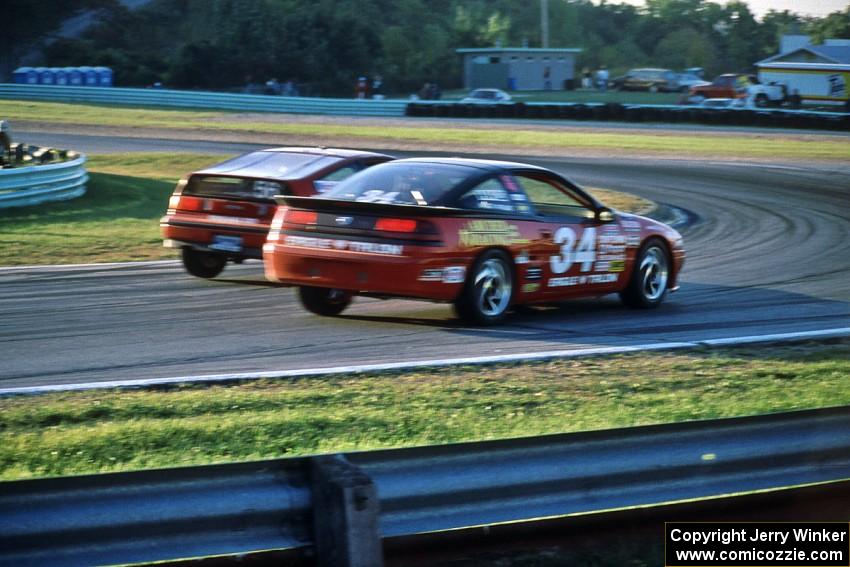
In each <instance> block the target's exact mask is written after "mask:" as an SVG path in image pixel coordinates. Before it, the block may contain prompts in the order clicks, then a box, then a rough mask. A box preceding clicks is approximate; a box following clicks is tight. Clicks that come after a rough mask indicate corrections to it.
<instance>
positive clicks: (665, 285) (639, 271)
mask: <svg viewBox="0 0 850 567" xmlns="http://www.w3.org/2000/svg"><path fill="white" fill-rule="evenodd" d="M669 284H670V253H669V251H668V248H667V245H665V244H664V243H663V242H662V241H661V240H660V239H658V238H652V239H650V240H648V241H646V243H644V245H643V246H642V247H641V249H640V251H639V252H638V254H637V257H636V259H635V265H634V268H633V269H632V275H631V277H630V278H629V283H628V284H627V285H626V289H624V290H623V291H621V292H620V299H622V300H623V303H625V304H626V305H628V306H629V307H632V308H635V309H653V308H655V307H658V306H659V305H661V302H663V301H664V298H665V297H667V293H668V291H669Z"/></svg>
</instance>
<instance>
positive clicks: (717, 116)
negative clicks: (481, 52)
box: [407, 101, 850, 130]
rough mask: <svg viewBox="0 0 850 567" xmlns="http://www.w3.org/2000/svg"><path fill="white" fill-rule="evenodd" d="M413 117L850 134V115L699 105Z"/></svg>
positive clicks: (490, 107)
mask: <svg viewBox="0 0 850 567" xmlns="http://www.w3.org/2000/svg"><path fill="white" fill-rule="evenodd" d="M407 115H408V116H419V117H437V118H529V119H552V120H593V121H620V122H667V123H677V122H689V123H701V124H718V125H720V124H722V125H736V126H765V127H781V128H815V129H827V130H850V113H844V112H820V111H813V110H790V109H784V108H704V107H701V106H696V105H657V104H643V105H640V104H620V103H570V102H565V103H546V102H516V103H499V104H465V103H460V102H453V101H420V102H411V103H409V104H408V105H407Z"/></svg>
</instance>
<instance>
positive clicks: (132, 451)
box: [0, 340, 850, 479]
mask: <svg viewBox="0 0 850 567" xmlns="http://www.w3.org/2000/svg"><path fill="white" fill-rule="evenodd" d="M848 375H850V340H843V341H833V342H829V343H806V344H795V345H792V346H771V347H765V346H760V347H752V348H749V347H747V348H744V347H741V348H734V349H718V350H710V349H705V350H693V351H687V352H685V351H676V352H668V353H661V352H659V353H644V354H633V355H621V356H614V357H605V358H586V359H576V360H561V361H552V362H546V363H538V364H520V365H501V366H493V367H486V368H481V367H476V368H459V369H455V370H453V371H451V372H447V371H446V370H445V369H436V370H431V371H427V370H426V371H416V372H404V373H395V374H375V375H363V376H352V375H337V376H330V377H321V378H315V377H314V378H306V379H295V380H276V381H257V382H251V383H244V384H238V385H218V386H183V387H178V388H174V389H167V390H158V391H156V390H155V391H120V390H119V391H115V390H111V391H90V392H78V393H56V394H47V395H42V396H37V397H12V398H3V399H0V479H13V478H27V477H37V476H52V475H67V474H77V473H90V472H101V471H119V470H130V469H143V468H152V467H167V466H175V465H188V464H202V463H214V462H223V461H232V460H249V459H259V458H266V457H281V456H290V455H303V454H313V453H319V452H335V451H352V450H363V449H373V448H378V447H400V446H414V445H428V444H439V443H451V442H459V441H469V440H484V439H495V438H506V437H515V436H525V435H541V434H547V433H557V432H565V431H582V430H592V429H606V428H613V427H625V426H632V425H639V424H649V423H667V422H678V421H684V420H692V419H707V418H716V417H727V416H740V415H750V414H762V413H769V412H777V411H786V410H793V409H802V408H817V407H825V406H834V405H841V404H848V403H850V389H848V388H847V376H848Z"/></svg>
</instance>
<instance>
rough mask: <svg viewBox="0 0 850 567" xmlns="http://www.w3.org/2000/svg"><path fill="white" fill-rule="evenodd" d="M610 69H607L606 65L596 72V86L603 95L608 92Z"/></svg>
mask: <svg viewBox="0 0 850 567" xmlns="http://www.w3.org/2000/svg"><path fill="white" fill-rule="evenodd" d="M609 76H610V75H608V69H606V68H605V65H603V66H602V67H600V68H599V70H598V71H597V72H596V85H597V87H598V88H599V90H600V91H602V92H603V93H604V92H605V91H607V90H608V78H609Z"/></svg>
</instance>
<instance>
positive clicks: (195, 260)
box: [182, 248, 227, 279]
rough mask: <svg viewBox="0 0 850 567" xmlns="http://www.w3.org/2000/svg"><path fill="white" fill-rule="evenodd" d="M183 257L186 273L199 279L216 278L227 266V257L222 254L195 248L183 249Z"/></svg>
mask: <svg viewBox="0 0 850 567" xmlns="http://www.w3.org/2000/svg"><path fill="white" fill-rule="evenodd" d="M182 256H183V267H185V268H186V271H187V272H189V273H190V274H192V275H193V276H196V277H199V278H207V279H209V278H214V277H216V276H217V275H219V274H220V273H221V271H222V270H223V269H224V266H225V264H227V257H226V256H224V255H222V254H217V253H215V252H207V251H205V250H195V249H194V248H183V250H182Z"/></svg>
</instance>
